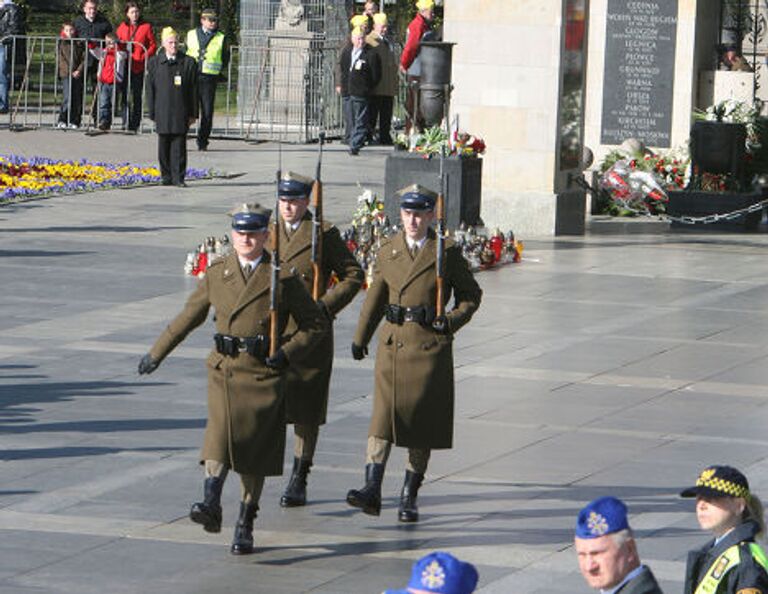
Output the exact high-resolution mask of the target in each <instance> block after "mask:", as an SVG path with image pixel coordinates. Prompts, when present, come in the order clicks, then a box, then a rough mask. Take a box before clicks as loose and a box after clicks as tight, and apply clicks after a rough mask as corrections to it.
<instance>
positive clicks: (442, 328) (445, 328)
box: [432, 316, 451, 334]
mask: <svg viewBox="0 0 768 594" xmlns="http://www.w3.org/2000/svg"><path fill="white" fill-rule="evenodd" d="M432 329H433V330H434V331H435V332H437V333H438V334H450V332H451V324H450V323H449V322H448V318H447V317H445V316H437V317H436V318H435V319H434V320H432Z"/></svg>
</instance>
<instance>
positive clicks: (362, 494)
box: [347, 464, 384, 516]
mask: <svg viewBox="0 0 768 594" xmlns="http://www.w3.org/2000/svg"><path fill="white" fill-rule="evenodd" d="M382 480H384V465H383V464H366V465H365V486H364V487H363V488H362V489H360V490H357V489H351V490H350V491H349V492H348V493H347V503H348V504H349V505H351V506H352V507H359V508H360V509H362V510H363V513H364V514H368V515H369V516H378V515H379V514H380V513H381V482H382Z"/></svg>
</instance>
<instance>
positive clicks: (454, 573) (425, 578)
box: [385, 551, 478, 594]
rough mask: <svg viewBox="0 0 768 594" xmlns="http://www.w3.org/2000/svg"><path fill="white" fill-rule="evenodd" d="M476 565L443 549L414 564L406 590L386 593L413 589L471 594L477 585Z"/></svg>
mask: <svg viewBox="0 0 768 594" xmlns="http://www.w3.org/2000/svg"><path fill="white" fill-rule="evenodd" d="M477 580H478V573H477V569H475V566H474V565H472V564H471V563H467V562H466V561H461V560H459V559H457V558H456V557H454V556H453V555H451V554H450V553H445V552H443V551H435V552H434V553H430V554H429V555H425V556H424V557H422V558H421V559H419V560H418V561H416V563H414V565H413V569H412V570H411V581H409V582H408V589H406V590H387V591H386V592H385V594H409V593H410V591H411V589H413V590H418V591H419V592H435V593H436V594H470V593H471V592H474V591H475V587H476V586H477Z"/></svg>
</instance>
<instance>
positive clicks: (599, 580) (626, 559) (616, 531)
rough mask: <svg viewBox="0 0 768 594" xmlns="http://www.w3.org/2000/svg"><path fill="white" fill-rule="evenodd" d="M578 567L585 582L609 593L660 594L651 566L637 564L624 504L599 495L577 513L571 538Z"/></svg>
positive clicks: (635, 545)
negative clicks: (573, 534)
mask: <svg viewBox="0 0 768 594" xmlns="http://www.w3.org/2000/svg"><path fill="white" fill-rule="evenodd" d="M574 541H575V548H576V554H577V555H578V559H579V569H580V570H581V575H583V576H584V579H585V580H586V582H587V584H589V586H590V587H591V588H594V589H595V590H600V591H601V592H611V593H612V594H663V593H662V591H661V588H660V587H659V584H658V582H657V581H656V578H655V577H654V575H653V572H652V571H651V569H650V568H649V567H648V566H646V565H642V564H641V563H640V556H639V555H638V553H637V544H636V543H635V539H634V537H633V536H632V529H631V528H630V527H629V522H628V521H627V506H626V505H624V502H623V501H621V500H619V499H616V498H615V497H600V498H599V499H595V500H594V501H592V502H590V503H588V504H587V505H586V506H585V507H584V509H582V510H581V511H580V512H579V516H578V518H577V520H576V536H575V538H574Z"/></svg>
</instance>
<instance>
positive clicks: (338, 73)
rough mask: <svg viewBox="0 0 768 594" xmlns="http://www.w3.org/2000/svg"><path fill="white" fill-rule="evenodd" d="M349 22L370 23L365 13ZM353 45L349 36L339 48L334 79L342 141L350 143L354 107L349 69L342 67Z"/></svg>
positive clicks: (359, 24) (353, 26)
mask: <svg viewBox="0 0 768 594" xmlns="http://www.w3.org/2000/svg"><path fill="white" fill-rule="evenodd" d="M349 24H350V25H351V27H352V29H355V28H356V27H360V28H362V27H365V26H367V24H368V17H366V16H365V15H363V14H356V15H354V16H353V17H352V18H351V19H349ZM351 47H352V41H351V40H350V38H349V36H347V38H346V39H345V40H344V44H343V45H342V46H341V48H339V59H338V60H337V61H336V68H335V69H334V73H333V74H334V80H335V81H336V93H337V94H339V95H341V113H342V116H343V118H344V138H343V139H342V142H343V143H344V144H349V139H350V138H351V137H352V128H353V127H354V122H353V121H352V108H351V102H350V99H349V71H348V70H344V69H343V68H342V67H341V58H342V57H343V55H344V52H345V50H347V49H349V48H351Z"/></svg>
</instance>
